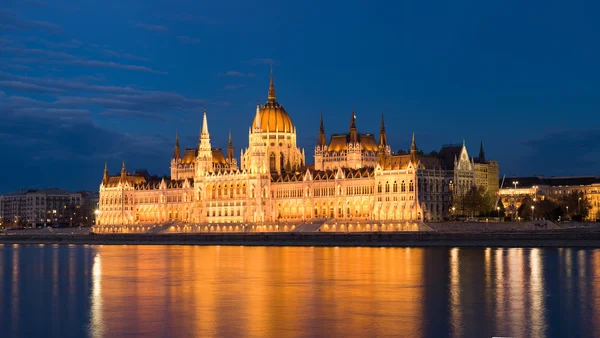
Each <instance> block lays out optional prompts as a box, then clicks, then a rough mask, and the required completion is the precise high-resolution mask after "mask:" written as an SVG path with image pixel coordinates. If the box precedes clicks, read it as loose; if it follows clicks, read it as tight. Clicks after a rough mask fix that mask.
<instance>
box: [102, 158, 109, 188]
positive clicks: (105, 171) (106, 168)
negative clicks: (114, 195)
mask: <svg viewBox="0 0 600 338" xmlns="http://www.w3.org/2000/svg"><path fill="white" fill-rule="evenodd" d="M102 183H104V184H106V183H108V162H104V176H103V177H102Z"/></svg>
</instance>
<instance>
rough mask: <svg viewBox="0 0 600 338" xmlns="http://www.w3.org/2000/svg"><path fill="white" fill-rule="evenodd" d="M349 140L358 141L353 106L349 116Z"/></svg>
mask: <svg viewBox="0 0 600 338" xmlns="http://www.w3.org/2000/svg"><path fill="white" fill-rule="evenodd" d="M350 142H352V143H354V142H358V135H357V134H356V115H355V114H354V108H352V117H351V118H350Z"/></svg>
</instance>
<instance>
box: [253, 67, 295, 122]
mask: <svg viewBox="0 0 600 338" xmlns="http://www.w3.org/2000/svg"><path fill="white" fill-rule="evenodd" d="M259 114H260V128H261V130H262V132H263V133H275V132H279V133H282V132H288V133H291V132H292V131H293V130H294V125H293V124H292V119H291V118H290V115H288V113H287V112H286V111H285V109H283V106H282V105H280V104H279V103H278V102H277V101H276V100H275V85H274V84H273V70H271V83H270V85H269V100H268V101H267V103H265V105H264V106H262V107H260V109H259ZM252 125H253V126H256V116H255V117H254V120H253V121H252Z"/></svg>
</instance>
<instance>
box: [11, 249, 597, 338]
mask: <svg viewBox="0 0 600 338" xmlns="http://www.w3.org/2000/svg"><path fill="white" fill-rule="evenodd" d="M0 263H2V266H1V267H0V304H1V306H0V324H1V325H0V327H2V328H6V329H7V331H4V332H8V334H9V336H15V337H17V336H19V337H23V336H27V337H35V336H44V337H65V336H91V337H120V336H131V335H142V336H145V337H166V336H189V335H192V336H203V337H210V336H225V337H266V336H268V337H315V336H330V337H334V336H343V337H349V336H356V337H363V336H389V335H400V336H408V337H440V336H453V337H463V336H481V337H484V336H514V337H543V336H578V337H585V336H598V334H599V333H600V331H599V328H600V327H599V326H600V314H599V313H600V291H598V290H600V288H599V287H600V278H599V277H600V276H599V274H600V272H599V271H600V250H580V249H537V248H534V249H499V248H487V249H474V248H452V249H443V248H427V249H420V248H333V247H332V248H309V247H306V248H298V247H279V248H277V247H219V246H213V247H201V246H99V247H94V246H51V245H45V246H23V245H20V246H8V245H0ZM28 318H35V321H36V323H37V325H31V320H28ZM3 336H4V335H3Z"/></svg>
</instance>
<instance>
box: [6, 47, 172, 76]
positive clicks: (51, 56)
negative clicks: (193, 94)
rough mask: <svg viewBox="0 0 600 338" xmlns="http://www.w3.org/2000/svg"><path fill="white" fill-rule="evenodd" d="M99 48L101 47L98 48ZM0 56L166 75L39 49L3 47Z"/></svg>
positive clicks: (160, 72) (130, 55) (138, 66)
mask: <svg viewBox="0 0 600 338" xmlns="http://www.w3.org/2000/svg"><path fill="white" fill-rule="evenodd" d="M98 48H101V47H98ZM101 50H103V51H105V52H107V51H109V50H108V49H101ZM111 52H112V54H113V55H117V56H119V57H129V58H131V57H133V58H137V59H142V58H139V57H136V56H134V55H132V54H119V53H118V52H114V51H111ZM0 55H2V56H6V55H13V56H16V57H20V58H13V61H17V62H19V61H20V62H26V63H37V64H39V63H60V64H66V65H73V66H84V67H101V68H114V69H124V70H132V71H138V72H145V73H154V74H167V72H164V71H159V70H156V69H152V68H150V67H146V66H140V65H132V64H123V63H119V62H114V61H100V60H89V59H85V58H83V57H80V56H77V55H74V54H69V53H65V52H56V51H52V50H45V49H39V48H23V47H12V46H9V47H5V46H0ZM31 56H35V57H34V58H23V57H31Z"/></svg>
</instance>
